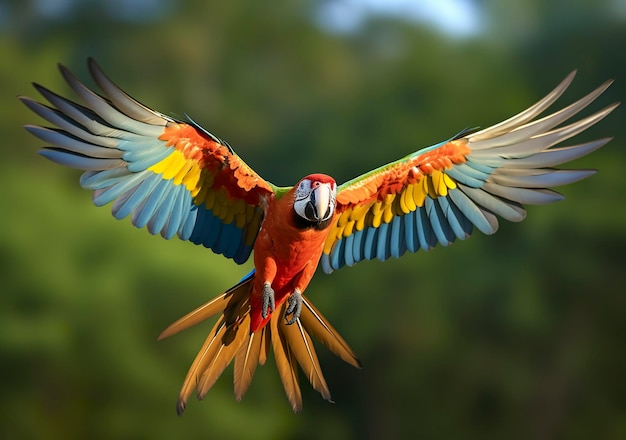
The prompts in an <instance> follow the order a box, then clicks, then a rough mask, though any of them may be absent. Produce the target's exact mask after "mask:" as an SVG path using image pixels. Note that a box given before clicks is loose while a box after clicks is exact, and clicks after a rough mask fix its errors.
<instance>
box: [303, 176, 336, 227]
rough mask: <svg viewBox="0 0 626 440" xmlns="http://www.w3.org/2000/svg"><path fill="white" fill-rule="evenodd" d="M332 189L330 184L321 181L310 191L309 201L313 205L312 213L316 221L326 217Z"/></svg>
mask: <svg viewBox="0 0 626 440" xmlns="http://www.w3.org/2000/svg"><path fill="white" fill-rule="evenodd" d="M331 192H332V189H331V188H330V184H328V183H322V184H320V185H319V186H318V187H317V188H315V189H314V190H313V191H311V196H310V202H309V203H311V204H312V205H313V207H314V208H315V209H314V210H313V215H314V216H315V219H316V220H317V221H318V222H321V221H322V220H324V218H325V217H326V214H327V213H328V210H329V209H330V199H331Z"/></svg>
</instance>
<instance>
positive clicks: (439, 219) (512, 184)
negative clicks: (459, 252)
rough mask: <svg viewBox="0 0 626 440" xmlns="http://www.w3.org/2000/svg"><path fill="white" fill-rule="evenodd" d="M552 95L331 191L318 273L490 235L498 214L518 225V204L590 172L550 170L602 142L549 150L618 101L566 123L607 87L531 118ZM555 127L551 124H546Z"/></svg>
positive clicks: (545, 199)
mask: <svg viewBox="0 0 626 440" xmlns="http://www.w3.org/2000/svg"><path fill="white" fill-rule="evenodd" d="M574 73H575V72H572V73H571V74H570V75H569V76H568V77H567V78H565V80H563V82H562V83H561V84H559V86H558V87H556V89H554V90H553V91H552V92H551V93H550V94H548V95H547V96H546V97H545V98H543V99H542V100H541V101H539V102H537V103H536V104H535V105H533V106H532V107H530V108H528V109H527V110H525V111H523V112H522V113H520V114H518V115H516V116H513V117H512V118H510V119H508V120H506V121H504V122H501V123H499V124H497V125H494V126H492V127H489V128H486V129H484V130H481V131H478V132H475V133H469V134H464V133H462V134H461V135H459V136H457V137H455V138H453V139H451V140H448V141H444V142H442V143H440V144H437V145H434V146H432V147H429V148H425V149H422V150H420V151H417V152H416V153H413V154H410V155H408V156H406V157H404V158H402V159H400V160H398V161H396V162H393V163H390V164H388V165H386V166H383V167H381V168H378V169H376V170H374V171H371V172H369V173H367V174H365V175H363V176H360V177H358V178H356V179H353V180H351V181H349V182H346V183H345V184H343V185H341V186H340V187H339V188H338V193H337V213H338V215H337V216H336V222H335V224H334V225H333V227H332V229H331V232H330V234H329V236H328V239H327V240H326V243H325V246H324V252H323V254H322V260H321V263H322V267H323V269H324V271H325V272H327V273H330V272H332V271H333V270H335V269H339V268H340V267H342V266H344V265H348V266H351V265H353V264H356V263H358V262H359V261H362V260H370V259H374V258H377V259H379V260H383V261H384V260H386V259H387V258H389V257H400V256H401V255H402V254H404V253H405V252H406V251H409V252H416V251H417V250H419V249H424V250H429V249H431V248H432V247H433V246H435V245H436V244H437V243H441V244H442V245H444V246H447V245H449V244H451V243H452V242H454V240H455V239H457V238H459V239H461V240H463V239H466V238H468V237H469V236H470V235H471V233H472V231H473V228H474V227H476V228H478V229H479V230H480V231H481V232H483V233H485V234H493V233H494V232H496V230H497V229H498V219H497V218H496V216H500V217H502V218H504V219H506V220H510V221H515V222H518V221H521V220H523V219H524V217H525V216H526V211H525V209H524V207H523V206H522V205H523V204H531V205H542V204H547V203H552V202H555V201H557V200H561V199H562V198H563V196H561V195H560V194H559V193H557V192H555V191H553V190H551V189H548V188H551V187H554V186H558V185H565V184H569V183H572V182H576V181H578V180H581V179H584V178H585V177H588V176H590V175H591V174H593V173H594V172H595V171H593V170H558V169H554V168H552V167H554V166H556V165H560V164H562V163H565V162H568V161H571V160H574V159H576V158H579V157H581V156H584V155H586V154H589V153H591V152H592V151H594V150H596V149H598V148H600V147H602V146H603V145H604V144H606V143H607V142H608V141H609V140H610V138H607V139H600V140H597V141H594V142H588V143H585V144H580V145H575V146H569V147H561V148H551V147H552V146H554V145H556V144H558V143H560V142H562V141H564V140H566V139H569V138H570V137H572V136H575V135H576V134H578V133H580V132H582V131H583V130H585V129H587V128H588V127H590V126H592V125H593V124H595V123H596V122H598V121H599V120H601V119H602V118H604V117H605V116H606V115H608V114H609V113H610V112H611V111H612V110H613V109H615V107H617V105H618V103H616V104H613V105H611V106H609V107H607V108H605V109H603V110H601V111H599V112H597V113H595V114H593V115H591V116H588V117H586V118H583V119H580V120H578V121H576V122H573V123H571V124H569V125H565V126H560V125H561V124H562V123H564V122H565V121H567V120H568V119H570V118H572V117H573V116H574V115H576V114H577V113H578V112H580V111H581V110H582V109H584V108H585V107H586V106H587V105H589V104H590V103H591V102H592V101H593V100H594V99H595V98H597V97H598V96H599V95H600V94H601V93H602V92H603V91H604V90H605V89H606V88H607V87H608V86H609V85H610V84H611V81H607V82H606V83H605V84H603V85H602V86H600V87H599V88H598V89H596V90H594V91H593V92H591V93H590V94H589V95H587V96H585V97H584V98H582V99H580V100H579V101H577V102H575V103H573V104H571V105H570V106H568V107H565V108H564V109H562V110H559V111H557V112H555V113H552V114H550V115H548V116H546V117H544V118H541V119H536V120H535V118H536V117H537V116H538V115H539V114H541V113H542V112H543V111H544V110H546V109H547V108H548V107H549V106H550V105H551V104H552V103H554V101H556V99H557V98H558V97H559V96H561V94H562V93H563V92H564V91H565V89H567V87H568V86H569V84H570V83H571V82H572V80H573V78H574ZM557 126H560V127H558V128H555V127H557Z"/></svg>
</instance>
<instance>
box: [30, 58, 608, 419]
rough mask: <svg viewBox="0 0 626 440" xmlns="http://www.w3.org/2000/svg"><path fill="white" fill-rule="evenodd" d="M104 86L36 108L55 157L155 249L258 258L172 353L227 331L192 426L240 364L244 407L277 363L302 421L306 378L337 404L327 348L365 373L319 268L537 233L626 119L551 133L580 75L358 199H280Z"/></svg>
mask: <svg viewBox="0 0 626 440" xmlns="http://www.w3.org/2000/svg"><path fill="white" fill-rule="evenodd" d="M89 70H90V72H91V74H92V76H93V78H94V80H95V81H96V84H97V85H98V87H99V88H100V89H101V91H102V95H100V94H97V93H95V92H93V91H92V90H90V89H89V88H87V87H86V86H84V85H83V84H82V83H81V82H80V81H79V80H78V79H77V78H76V77H75V76H74V75H73V74H72V73H71V72H70V71H69V70H68V69H67V68H65V67H63V66H60V71H61V74H62V75H63V77H64V79H65V80H66V82H67V83H68V84H69V86H70V87H71V88H72V89H73V91H74V92H75V93H76V95H77V96H78V97H79V98H80V101H81V102H82V103H81V104H78V103H75V102H73V101H70V100H68V99H66V98H64V97H62V96H59V95H57V94H55V93H53V92H52V91H50V90H48V89H46V88H45V87H42V86H40V85H37V84H35V88H36V89H37V91H38V92H39V93H40V94H41V95H42V96H43V97H44V98H45V99H46V100H47V101H48V104H41V103H39V102H37V101H34V100H32V99H30V98H27V97H20V99H21V100H22V102H23V103H24V104H25V105H26V106H27V107H28V108H30V109H31V110H32V111H34V112H35V113H36V114H38V115H39V116H41V117H42V118H43V119H45V120H47V121H48V122H49V123H51V124H52V125H53V126H55V128H46V127H41V126H38V125H27V126H26V129H27V130H28V131H29V132H30V133H32V134H33V135H35V136H37V137H38V138H39V139H41V140H43V141H44V142H46V143H47V144H49V146H47V147H44V149H43V150H41V154H42V155H43V156H44V157H46V158H47V159H49V160H51V161H53V162H56V163H59V164H61V165H65V166H68V167H72V168H78V169H81V170H84V171H85V172H84V173H83V175H82V176H81V179H80V184H81V186H82V187H84V188H86V189H90V190H92V191H93V201H94V203H95V204H96V205H97V206H102V205H106V204H109V203H112V212H113V215H114V216H115V217H116V218H118V219H122V218H124V217H128V216H130V219H131V222H132V223H133V224H134V225H135V226H137V227H139V228H143V227H146V228H147V229H148V231H150V233H152V234H161V235H162V236H163V237H165V238H167V239H169V238H172V237H174V236H178V237H179V238H181V239H183V240H189V241H191V242H192V243H195V244H201V245H203V246H205V247H207V248H210V249H211V250H213V252H215V253H218V254H223V255H224V256H226V257H228V258H231V259H233V260H234V261H235V262H236V263H240V264H241V263H244V262H245V261H247V260H248V259H249V257H250V255H251V253H252V251H254V257H253V258H254V267H255V269H254V270H253V271H252V272H251V273H250V274H248V275H247V276H246V277H244V278H243V279H242V280H241V281H240V282H239V283H238V284H237V285H235V286H234V287H233V288H231V289H229V290H228V291H226V292H225V293H223V294H221V295H220V296H218V297H216V298H214V299H213V300H211V301H209V302H208V303H206V304H204V305H202V306H201V307H199V308H198V309H196V310H194V311H192V312H191V313H189V314H187V315H186V316H184V317H182V318H181V319H179V320H178V321H176V322H175V323H173V324H172V325H171V326H169V327H168V328H167V329H166V330H165V331H164V332H163V333H162V334H161V335H160V337H159V338H160V339H161V338H165V337H168V336H171V335H173V334H175V333H178V332H179V331H181V330H184V329H186V328H188V327H191V326H193V325H195V324H197V323H199V322H201V321H203V320H205V319H207V318H209V317H211V316H214V315H219V318H218V321H217V322H216V324H215V326H214V327H213V329H212V330H211V332H210V333H209V336H208V337H207V340H206V341H205V343H204V345H203V346H202V348H201V350H200V352H199V353H198V355H197V356H196V359H195V360H194V361H193V363H192V365H191V367H190V369H189V372H188V373H187V377H186V378H185V380H184V382H183V386H182V389H181V392H180V395H179V398H178V403H177V411H178V413H179V414H180V413H182V411H183V410H184V409H185V406H186V405H187V401H188V398H189V396H190V395H191V394H192V393H193V391H194V390H195V391H196V393H197V395H198V397H199V398H203V397H204V396H205V395H206V393H207V392H208V391H209V390H210V388H211V387H212V386H213V384H215V382H216V381H217V379H218V378H219V376H220V375H221V374H222V372H223V371H224V369H225V368H226V367H227V366H228V365H229V364H230V363H231V362H232V363H234V372H235V376H234V389H235V397H236V398H237V399H238V400H240V399H241V398H242V397H243V395H244V394H245V392H246V391H247V389H248V386H249V385H250V382H251V381H252V378H253V376H254V373H255V370H256V367H257V366H258V365H259V364H261V365H262V364H264V363H265V361H266V360H267V357H268V353H269V351H270V349H271V350H272V351H273V353H274V357H275V361H276V365H277V368H278V371H279V375H280V378H281V380H282V383H283V386H284V388H285V392H286V394H287V397H288V400H289V402H290V404H291V406H292V408H293V410H294V411H296V412H298V411H300V409H301V408H302V395H301V392H300V387H299V383H298V371H297V369H298V365H299V366H300V368H301V369H302V370H303V371H304V373H305V375H306V377H307V379H308V381H309V382H310V383H311V385H312V386H313V388H315V389H316V390H317V391H318V392H320V394H321V395H322V397H323V398H324V399H326V400H330V399H331V396H330V391H329V388H328V385H327V383H326V381H325V379H324V375H323V374H322V370H321V366H320V364H319V360H318V358H317V354H316V352H315V348H314V347H313V342H312V338H311V335H312V336H313V337H314V338H315V339H317V340H318V341H320V342H321V343H323V344H324V345H325V346H326V347H328V348H329V349H330V350H331V351H332V352H333V353H334V354H336V355H337V356H339V357H340V358H341V359H343V360H344V361H346V362H348V363H349V364H351V365H353V366H355V367H360V361H359V360H358V359H357V357H356V355H355V354H354V352H353V351H352V349H351V348H350V347H349V346H348V344H347V343H346V342H345V341H344V340H343V338H342V337H341V336H340V335H339V333H338V332H337V331H336V330H335V329H334V328H333V327H332V326H331V325H330V323H328V321H327V320H326V319H325V318H324V317H323V316H322V315H321V313H320V312H319V311H318V310H317V309H316V308H315V307H314V306H313V305H312V304H311V303H310V302H309V300H308V299H307V298H306V297H305V296H304V295H303V293H304V291H305V289H306V288H307V286H308V284H309V282H310V280H311V278H312V277H313V274H314V272H315V269H316V268H317V266H318V264H319V263H321V265H322V268H323V270H324V271H325V272H327V273H330V272H332V271H333V270H337V269H339V268H341V267H343V266H346V265H347V266H352V265H354V264H356V263H358V262H360V261H363V260H371V259H379V260H383V261H384V260H386V259H387V258H389V257H400V256H401V255H403V254H404V253H405V252H407V251H408V252H417V251H418V250H419V249H423V250H428V249H431V248H432V247H433V246H435V245H436V244H437V243H440V244H442V245H444V246H447V245H449V244H451V243H452V242H454V240H456V239H461V240H463V239H466V238H468V237H469V236H470V235H471V233H472V231H473V229H474V227H476V228H477V229H478V230H480V231H481V232H483V233H485V234H493V233H494V232H496V230H497V228H498V217H501V218H504V219H506V220H510V221H521V220H523V219H524V217H525V216H526V211H525V209H524V205H527V204H535V205H537V204H547V203H552V202H555V201H557V200H561V199H562V196H561V195H560V194H559V193H557V192H555V191H554V190H552V189H551V188H552V187H555V186H559V185H565V184H569V183H573V182H576V181H578V180H581V179H584V178H586V177H588V176H590V175H591V174H593V173H594V171H592V170H559V169H555V168H553V167H555V166H558V165H560V164H563V163H566V162H569V161H572V160H574V159H577V158H579V157H582V156H584V155H586V154H589V153H591V152H592V151H594V150H596V149H598V148H600V147H602V146H603V145H604V144H606V143H607V142H608V141H609V140H610V138H605V139H600V140H596V141H592V142H587V143H583V144H578V145H572V146H565V147H556V148H553V147H554V146H555V145H557V144H560V143H561V142H563V141H566V140H567V139H569V138H571V137H572V136H575V135H577V134H578V133H580V132H582V131H584V130H586V129H587V128H588V127H590V126H592V125H594V124H595V123H597V122H598V121H600V120H601V119H602V118H604V117H605V116H606V115H608V114H609V113H611V111H613V110H614V109H615V107H617V105H618V103H616V104H613V105H610V106H608V107H606V108H604V109H602V110H599V111H597V112H596V113H594V114H592V115H590V116H586V117H584V118H581V119H578V120H574V121H573V122H569V121H571V120H572V118H574V117H575V116H576V115H577V114H578V113H579V112H580V111H581V110H583V109H584V108H586V107H587V106H588V105H589V104H590V103H591V102H592V101H594V100H595V99H596V98H597V97H598V96H599V95H600V94H601V93H602V92H604V90H605V89H606V88H607V87H608V86H609V85H610V83H611V81H607V82H606V83H604V84H603V85H601V86H600V87H598V88H597V89H596V90H594V91H593V92H591V93H590V94H588V95H587V96H585V97H583V98H581V99H580V100H578V101H576V102H574V103H573V104H571V105H569V106H567V107H565V108H563V109H561V110H558V111H555V112H553V113H550V114H548V115H547V116H544V117H542V118H540V119H538V117H539V116H540V115H541V114H542V113H544V112H545V111H546V110H547V109H548V108H549V107H550V106H551V105H552V104H553V103H554V102H555V101H556V100H557V99H558V98H559V97H560V96H561V95H562V94H563V92H564V91H565V90H566V89H567V87H568V86H569V85H570V83H571V82H572V80H573V78H574V73H572V74H570V75H568V76H567V77H566V78H565V79H564V80H563V81H562V82H561V84H559V85H558V86H557V87H556V88H555V89H554V90H553V91H552V92H550V93H549V94H548V95H547V96H546V97H545V98H543V99H542V100H540V101H539V102H537V103H536V104H535V105H533V106H531V107H530V108H528V109H527V110H525V111H523V112H521V113H519V114H518V115H516V116H513V117H512V118H509V119H507V120H506V121H504V122H501V123H499V124H496V125H494V126H491V127H488V128H486V129H484V130H480V131H476V132H464V133H461V134H460V135H457V136H455V137H454V138H451V139H449V140H446V141H443V142H441V143H439V144H436V145H433V146H431V147H428V148H424V149H422V150H419V151H417V152H414V153H411V154H409V155H407V156H406V157H404V158H402V159H399V160H397V161H395V162H392V163H390V164H387V165H384V166H382V167H380V168H377V169H375V170H373V171H370V172H369V173H366V174H364V175H362V176H359V177H357V178H355V179H353V180H350V181H349V182H346V183H344V184H342V185H337V183H336V182H335V180H334V179H333V178H332V177H330V176H326V175H324V174H310V175H308V176H306V177H304V178H302V180H300V181H299V182H298V183H297V184H296V185H294V186H293V187H277V186H275V185H273V184H272V183H270V182H268V181H266V180H264V179H263V178H262V177H261V176H259V175H258V174H257V173H256V172H254V171H253V170H252V169H251V168H250V167H249V166H248V165H246V164H245V162H244V161H243V160H242V159H241V158H240V157H239V156H238V155H237V154H236V153H235V152H234V150H233V149H232V148H231V147H230V146H229V145H228V144H227V143H226V142H224V141H222V140H221V139H219V138H217V137H215V136H214V135H212V134H211V133H209V132H208V131H206V130H205V129H203V128H202V127H200V126H199V125H198V124H196V123H195V122H193V121H192V120H191V119H189V120H188V121H182V120H177V119H174V118H171V117H169V116H165V115H163V114H161V113H158V112H156V111H154V110H151V109H149V108H148V107H146V106H144V105H143V104H140V103H139V102H137V101H136V100H134V99H133V98H131V97H130V96H128V95H127V94H126V93H124V92H123V91H122V90H121V89H119V88H118V87H117V86H116V85H115V84H114V83H113V82H112V81H111V80H110V79H109V78H108V77H107V76H106V75H105V74H104V73H103V72H102V70H101V69H100V68H99V67H98V65H97V64H96V63H95V62H94V61H93V60H92V59H90V60H89Z"/></svg>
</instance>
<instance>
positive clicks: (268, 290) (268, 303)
mask: <svg viewBox="0 0 626 440" xmlns="http://www.w3.org/2000/svg"><path fill="white" fill-rule="evenodd" d="M275 306H276V304H275V302H274V289H272V286H271V285H270V283H265V284H263V305H262V308H261V317H262V318H263V319H265V318H267V315H269V314H270V313H272V312H273V311H274V307H275ZM267 309H269V312H268V310H267Z"/></svg>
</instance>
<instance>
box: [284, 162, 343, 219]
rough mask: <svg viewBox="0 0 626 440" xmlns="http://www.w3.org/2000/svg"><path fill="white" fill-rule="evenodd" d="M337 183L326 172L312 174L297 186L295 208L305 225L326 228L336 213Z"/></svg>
mask: <svg viewBox="0 0 626 440" xmlns="http://www.w3.org/2000/svg"><path fill="white" fill-rule="evenodd" d="M336 196H337V184H336V183H335V180H334V179H333V178H332V177H329V176H326V175H325V174H311V175H309V176H306V177H305V178H303V179H302V180H301V181H300V182H299V183H298V185H297V186H296V194H295V200H294V203H293V210H294V212H295V214H296V215H295V217H296V220H297V221H298V223H299V224H303V226H309V227H310V226H314V227H316V228H317V229H324V228H325V227H326V226H327V225H328V223H329V222H330V220H331V219H332V218H333V214H334V213H335V199H336Z"/></svg>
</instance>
